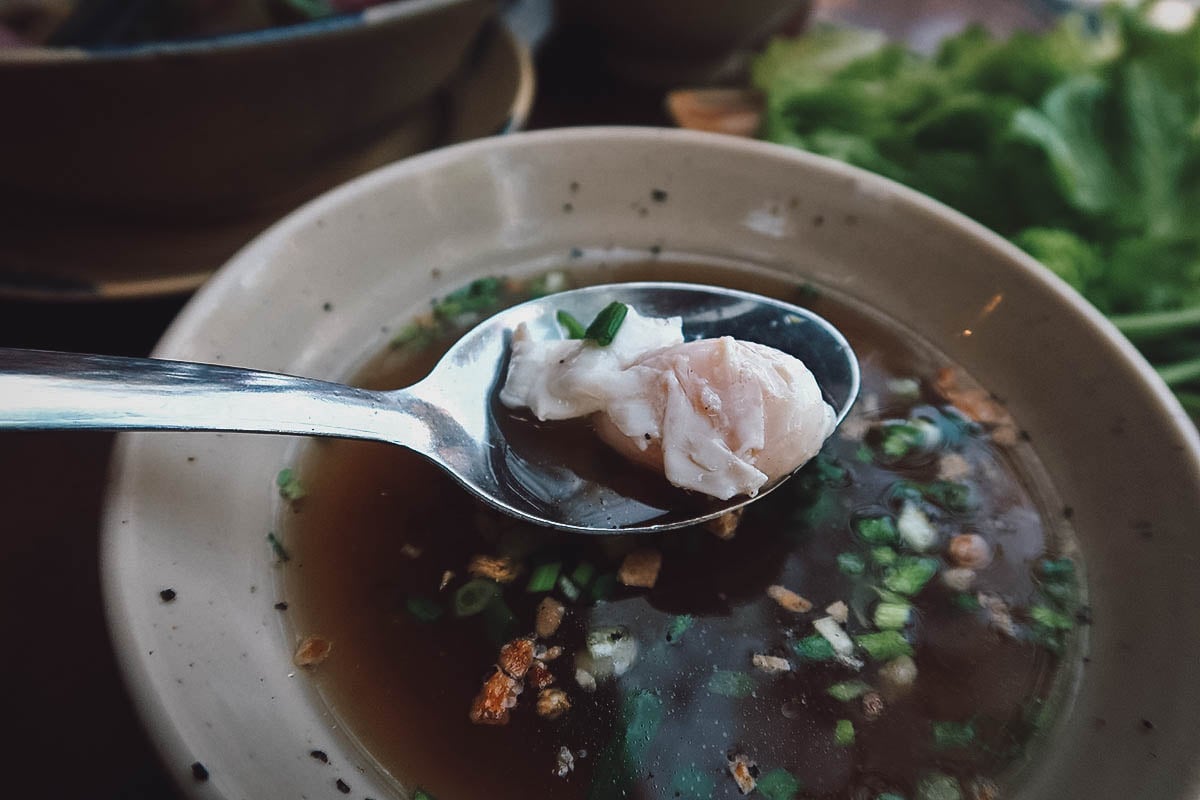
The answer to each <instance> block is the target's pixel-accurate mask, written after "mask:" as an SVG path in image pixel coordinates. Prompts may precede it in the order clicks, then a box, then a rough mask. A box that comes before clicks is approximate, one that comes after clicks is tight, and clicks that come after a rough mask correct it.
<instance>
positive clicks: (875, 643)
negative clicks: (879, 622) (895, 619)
mask: <svg viewBox="0 0 1200 800" xmlns="http://www.w3.org/2000/svg"><path fill="white" fill-rule="evenodd" d="M854 643H855V644H856V645H858V646H859V647H860V648H862V650H863V651H864V652H865V653H866V654H867V655H868V656H870V657H871V658H872V659H874V660H875V661H891V660H892V659H893V658H898V657H900V656H911V655H912V654H913V648H912V645H911V644H909V643H908V640H907V639H905V638H904V637H903V636H902V635H901V634H900V632H899V631H880V632H879V633H863V634H859V635H858V636H855V637H854Z"/></svg>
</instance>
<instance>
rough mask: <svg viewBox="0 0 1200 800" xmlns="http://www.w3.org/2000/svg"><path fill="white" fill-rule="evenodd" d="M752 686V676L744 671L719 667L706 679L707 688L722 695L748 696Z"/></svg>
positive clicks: (751, 691) (753, 685)
mask: <svg viewBox="0 0 1200 800" xmlns="http://www.w3.org/2000/svg"><path fill="white" fill-rule="evenodd" d="M754 688H755V683H754V678H753V677H751V676H750V675H748V674H746V673H745V672H736V671H734V670H728V669H720V670H717V671H716V672H714V673H713V674H712V677H711V678H709V679H708V690H709V691H710V692H712V693H713V694H719V695H722V696H724V697H748V696H750V695H751V694H753V693H754Z"/></svg>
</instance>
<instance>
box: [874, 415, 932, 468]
mask: <svg viewBox="0 0 1200 800" xmlns="http://www.w3.org/2000/svg"><path fill="white" fill-rule="evenodd" d="M873 438H876V439H877V445H876V446H877V448H878V450H879V452H880V453H882V454H883V455H884V456H885V457H886V458H887V460H889V461H899V460H900V459H902V458H905V457H906V456H909V455H911V454H912V453H915V452H919V451H921V450H923V449H925V431H924V429H923V428H921V427H920V426H917V425H912V424H910V423H907V422H887V423H884V425H883V427H882V429H880V430H879V431H878V433H877V434H876V435H875V437H873Z"/></svg>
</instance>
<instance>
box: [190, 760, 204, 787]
mask: <svg viewBox="0 0 1200 800" xmlns="http://www.w3.org/2000/svg"><path fill="white" fill-rule="evenodd" d="M192 778H193V779H194V780H195V781H197V782H198V783H204V782H205V781H206V780H208V770H207V769H205V767H204V765H203V764H201V763H200V762H199V761H194V762H192Z"/></svg>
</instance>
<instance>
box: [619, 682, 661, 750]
mask: <svg viewBox="0 0 1200 800" xmlns="http://www.w3.org/2000/svg"><path fill="white" fill-rule="evenodd" d="M621 717H622V719H623V720H624V721H625V752H626V754H627V755H628V756H629V758H630V759H631V760H632V761H633V762H634V763H635V764H638V763H640V762H641V761H642V760H643V759H644V758H645V757H646V751H647V750H649V749H650V744H651V742H653V741H654V737H655V736H656V735H658V729H659V726H661V725H662V721H663V701H662V698H660V697H659V696H658V695H657V694H655V693H653V692H649V691H646V690H645V689H634V690H633V692H631V693H630V694H629V695H628V696H627V697H626V698H625V703H624V707H623V708H622V713H621Z"/></svg>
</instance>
